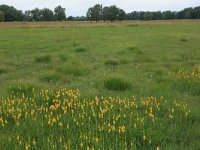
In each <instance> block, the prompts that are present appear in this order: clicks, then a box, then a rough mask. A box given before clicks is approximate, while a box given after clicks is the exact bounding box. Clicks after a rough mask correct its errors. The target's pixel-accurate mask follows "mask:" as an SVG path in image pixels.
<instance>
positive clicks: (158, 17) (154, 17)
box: [152, 11, 162, 20]
mask: <svg viewBox="0 0 200 150" xmlns="http://www.w3.org/2000/svg"><path fill="white" fill-rule="evenodd" d="M161 19H162V12H161V11H156V12H152V20H161Z"/></svg>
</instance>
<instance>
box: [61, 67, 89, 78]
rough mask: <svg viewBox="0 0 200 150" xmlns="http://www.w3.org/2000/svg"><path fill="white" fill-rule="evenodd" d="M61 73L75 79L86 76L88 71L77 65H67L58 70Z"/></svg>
mask: <svg viewBox="0 0 200 150" xmlns="http://www.w3.org/2000/svg"><path fill="white" fill-rule="evenodd" d="M58 70H59V72H61V73H62V74H66V75H73V76H75V77H79V76H82V75H85V74H86V73H87V69H86V68H84V67H80V66H77V65H65V66H63V67H61V68H59V69H58Z"/></svg>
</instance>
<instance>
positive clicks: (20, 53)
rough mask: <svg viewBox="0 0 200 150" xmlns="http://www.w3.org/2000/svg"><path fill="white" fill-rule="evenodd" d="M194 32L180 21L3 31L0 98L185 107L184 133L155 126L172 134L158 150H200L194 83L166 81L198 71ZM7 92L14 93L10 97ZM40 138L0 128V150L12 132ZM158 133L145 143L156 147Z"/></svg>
mask: <svg viewBox="0 0 200 150" xmlns="http://www.w3.org/2000/svg"><path fill="white" fill-rule="evenodd" d="M111 25H112V24H111ZM199 25H200V22H198V21H197V22H188V21H185V22H176V23H173V25H172V24H170V23H161V24H157V25H144V24H141V25H140V24H139V25H137V27H136V26H132V25H131V26H130V25H127V26H116V27H115V26H105V27H98V26H96V27H26V28H24V27H2V28H0V41H1V42H0V85H1V86H0V97H6V96H10V94H12V93H13V91H14V93H21V95H23V93H31V88H32V87H34V88H35V89H36V90H39V89H40V88H45V89H48V88H53V89H55V90H56V89H60V88H68V89H80V91H81V98H84V97H86V98H87V99H90V98H94V97H96V96H97V97H101V96H104V97H107V98H108V97H109V96H114V97H121V98H125V97H126V98H130V97H132V96H133V95H134V96H136V97H138V98H139V97H148V96H155V97H161V96H163V97H164V98H166V99H168V100H171V99H173V100H177V101H179V102H180V101H182V102H184V103H186V104H188V107H190V108H191V118H190V119H192V121H191V120H190V121H191V122H190V123H191V124H188V125H186V126H185V124H184V125H183V126H184V127H181V126H179V124H178V123H174V124H170V125H169V126H167V125H166V123H162V122H161V123H160V127H162V125H163V124H165V125H166V126H165V128H168V129H169V130H170V129H171V130H170V132H169V133H170V135H169V134H167V133H166V134H165V135H166V137H165V139H164V140H161V141H162V142H161V143H160V144H161V148H162V149H199V147H200V144H199V141H200V133H199V131H200V119H199V118H200V105H199V100H200V94H199V93H200V92H199V90H200V89H199V87H200V86H199V83H200V81H199V79H198V78H197V79H186V80H182V79H179V78H175V77H174V78H173V77H168V76H167V75H168V73H169V72H177V71H179V70H191V69H192V68H193V67H194V66H195V65H199V64H200V42H199V41H200V28H199ZM113 77H114V78H113ZM116 77H118V78H116ZM27 85H28V86H29V87H30V88H26V86H27ZM10 86H15V88H13V87H12V89H11V90H9V87H10ZM18 86H20V87H23V90H22V92H20V90H19V89H18V88H16V87H18ZM0 117H1V116H0ZM27 124H28V123H27ZM29 124H30V123H29ZM25 125H26V124H25ZM24 127H26V126H24ZM169 130H166V131H169ZM45 131H46V130H43V131H40V130H39V131H33V130H31V129H30V132H26V128H21V129H19V128H18V129H14V128H12V127H8V128H6V130H5V128H0V141H2V140H1V139H4V137H5V136H7V137H8V138H5V139H4V140H3V141H4V142H0V149H2V148H4V147H6V145H7V143H8V139H9V135H10V134H11V132H12V133H19V132H20V134H21V135H22V136H24V137H27V138H29V134H31V135H32V134H36V133H38V134H39V136H40V134H42V133H43V132H45ZM164 131H165V129H163V132H164ZM2 132H4V133H5V134H1V133H2ZM163 132H160V133H158V132H157V133H156V134H155V135H154V134H153V133H152V136H153V137H152V138H154V140H155V141H159V139H160V137H163V134H164V133H163ZM26 133H27V134H26ZM35 136H36V137H37V135H35ZM40 137H42V135H41V136H40ZM171 139H173V140H171ZM51 140H53V137H52V139H51ZM13 145H17V143H14V144H13ZM153 148H155V147H153ZM144 149H145V148H144Z"/></svg>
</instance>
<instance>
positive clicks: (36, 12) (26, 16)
mask: <svg viewBox="0 0 200 150" xmlns="http://www.w3.org/2000/svg"><path fill="white" fill-rule="evenodd" d="M65 19H66V14H65V8H63V7H61V6H60V5H59V6H57V7H55V9H54V11H52V10H50V9H48V8H43V9H39V8H35V9H33V10H27V11H25V12H23V11H21V10H17V9H16V8H14V7H13V6H8V5H0V21H6V22H9V21H63V20H65Z"/></svg>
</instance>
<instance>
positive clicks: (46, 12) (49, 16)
mask: <svg viewBox="0 0 200 150" xmlns="http://www.w3.org/2000/svg"><path fill="white" fill-rule="evenodd" d="M41 15H42V20H43V21H52V20H53V11H52V10H50V9H48V8H43V9H42V10H41Z"/></svg>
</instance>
